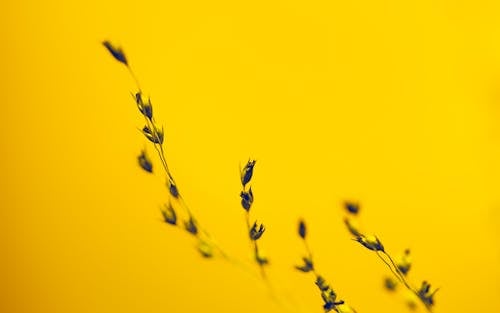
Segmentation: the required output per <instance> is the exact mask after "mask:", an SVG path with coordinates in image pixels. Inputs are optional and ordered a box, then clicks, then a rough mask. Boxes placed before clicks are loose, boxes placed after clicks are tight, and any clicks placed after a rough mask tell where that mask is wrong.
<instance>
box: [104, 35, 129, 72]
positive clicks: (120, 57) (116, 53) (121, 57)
mask: <svg viewBox="0 0 500 313" xmlns="http://www.w3.org/2000/svg"><path fill="white" fill-rule="evenodd" d="M102 44H103V45H104V47H106V49H108V51H109V53H111V55H112V56H113V57H114V58H115V59H116V60H117V61H118V62H121V63H123V64H125V65H127V66H128V62H127V58H126V57H125V53H124V52H123V50H122V49H121V48H119V47H116V46H114V45H113V44H111V42H109V41H108V40H105V41H103V42H102Z"/></svg>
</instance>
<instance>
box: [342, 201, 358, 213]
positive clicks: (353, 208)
mask: <svg viewBox="0 0 500 313" xmlns="http://www.w3.org/2000/svg"><path fill="white" fill-rule="evenodd" d="M344 206H345V208H346V210H347V211H348V212H349V213H351V214H354V215H356V214H358V212H359V204H358V203H354V202H345V203H344Z"/></svg>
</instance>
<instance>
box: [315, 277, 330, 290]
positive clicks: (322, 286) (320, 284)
mask: <svg viewBox="0 0 500 313" xmlns="http://www.w3.org/2000/svg"><path fill="white" fill-rule="evenodd" d="M315 284H316V286H318V288H319V290H321V291H326V290H328V288H330V286H328V284H327V283H326V280H325V279H324V278H323V277H321V276H319V275H318V276H317V277H316V282H315Z"/></svg>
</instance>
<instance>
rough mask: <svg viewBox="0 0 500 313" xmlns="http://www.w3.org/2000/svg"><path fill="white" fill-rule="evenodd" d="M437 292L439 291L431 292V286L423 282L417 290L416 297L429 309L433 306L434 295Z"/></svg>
mask: <svg viewBox="0 0 500 313" xmlns="http://www.w3.org/2000/svg"><path fill="white" fill-rule="evenodd" d="M438 290H439V289H436V290H434V291H432V292H431V284H429V283H428V282H427V281H425V280H424V281H423V282H422V285H421V286H420V289H419V290H418V297H419V298H420V300H422V302H423V303H424V304H425V306H427V307H431V306H433V305H434V294H435V293H436V292H437V291H438Z"/></svg>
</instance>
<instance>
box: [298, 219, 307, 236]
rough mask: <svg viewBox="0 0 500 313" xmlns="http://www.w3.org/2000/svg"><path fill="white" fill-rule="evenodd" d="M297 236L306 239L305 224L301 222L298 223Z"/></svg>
mask: <svg viewBox="0 0 500 313" xmlns="http://www.w3.org/2000/svg"><path fill="white" fill-rule="evenodd" d="M299 236H300V237H301V238H302V239H306V223H305V222H304V221H303V220H300V221H299Z"/></svg>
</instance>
